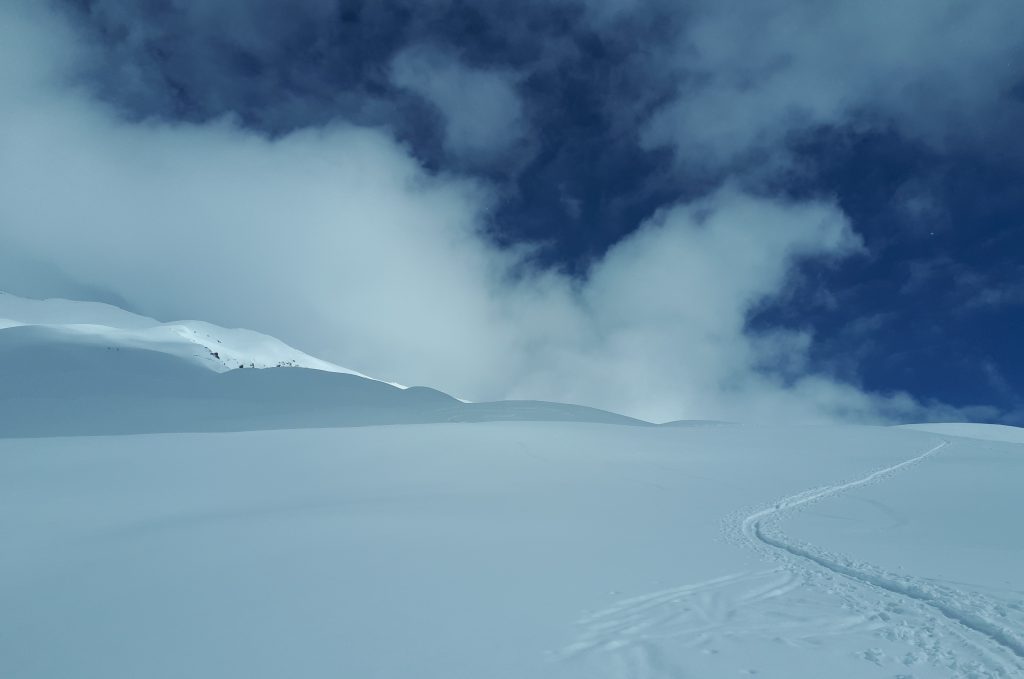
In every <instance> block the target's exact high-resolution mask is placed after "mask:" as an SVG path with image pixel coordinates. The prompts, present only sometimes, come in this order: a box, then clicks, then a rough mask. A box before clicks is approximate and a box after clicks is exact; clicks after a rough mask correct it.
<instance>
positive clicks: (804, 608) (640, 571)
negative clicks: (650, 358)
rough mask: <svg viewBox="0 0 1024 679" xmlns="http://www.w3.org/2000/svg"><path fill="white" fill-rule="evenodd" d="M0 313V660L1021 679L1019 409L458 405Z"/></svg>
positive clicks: (304, 370) (270, 351) (553, 677)
mask: <svg viewBox="0 0 1024 679" xmlns="http://www.w3.org/2000/svg"><path fill="white" fill-rule="evenodd" d="M0 305H2V306H0V317H4V316H6V317H10V318H11V319H12V320H11V321H10V322H9V323H8V325H7V327H6V328H5V329H3V330H0V540H2V544H3V549H2V550H0V677H12V678H13V677H17V678H19V679H22V678H28V679H44V678H45V679H51V678H52V679H58V678H60V679H64V678H66V677H75V678H76V679H79V678H80V679H101V678H102V679H122V678H123V679H129V678H131V679H135V678H138V677H145V678H146V679H171V678H174V679H179V678H181V677H190V678H206V677H209V678H211V679H212V678H216V679H234V678H239V679H243V678H244V679H263V678H266V679H270V678H274V679H277V678H280V677H303V678H304V679H305V678H308V679H318V678H324V679H326V678H331V679H336V678H338V677H353V678H362V677H367V678H369V677H373V678H375V679H398V678H402V679H406V678H408V677H418V678H423V679H435V678H437V679H450V678H453V677H465V678H468V679H483V678H487V679H546V678H547V679H647V678H666V679H668V678H682V677H698V678H710V679H717V678H719V677H725V678H728V677H745V676H746V677H758V678H773V679H805V678H806V679H809V678H814V679H818V678H820V677H834V678H838V679H854V678H855V679H883V678H884V679H896V678H904V679H906V678H911V677H912V678H915V679H924V678H932V677H936V678H940V677H941V678H947V677H948V678H957V679H996V678H998V679H1015V678H1019V677H1024V530H1021V529H1020V525H1019V524H1020V518H1021V517H1022V516H1024V494H1022V493H1021V488H1022V487H1024V435H1022V434H1024V432H1022V431H1021V430H1016V429H1014V428H996V427H990V426H987V425H964V424H943V425H922V426H921V428H904V427H897V428H886V427H841V426H827V427H826V426H820V427H782V426H779V427H754V426H745V425H738V424H723V423H692V424H691V425H690V426H652V425H647V424H646V423H640V422H637V421H635V420H629V419H628V418H622V417H619V416H616V415H614V414H611V413H602V412H601V411H593V410H590V409H580V408H576V407H574V406H567V405H564V404H550V403H534V402H520V403H493V404H464V403H460V402H458V401H456V400H454V399H451V398H450V397H448V396H446V395H444V394H441V393H440V392H436V391H433V390H429V389H423V388H415V387H414V388H411V389H405V390H402V389H397V388H395V387H392V386H390V385H388V384H384V383H381V382H376V381H372V380H369V379H366V378H363V377H360V376H357V375H353V374H345V373H341V374H339V373H338V372H328V371H325V370H323V369H321V368H318V367H317V366H318V364H317V363H315V361H316V359H313V358H312V357H306V356H305V355H304V354H301V353H300V352H296V351H295V350H293V349H290V348H288V347H286V346H285V345H281V344H280V343H277V342H276V341H275V340H273V339H272V338H265V336H262V335H257V334H250V333H246V332H244V331H223V330H222V329H218V328H215V327H214V326H207V325H205V324H198V323H194V322H188V323H181V324H166V325H165V324H159V323H155V322H153V321H150V320H149V319H141V318H140V317H137V316H134V315H131V314H127V313H126V312H122V311H120V310H118V309H116V308H113V307H106V306H102V305H84V306H83V305H79V304H77V303H65V302H55V301H50V302H44V303H34V302H32V301H24V300H17V299H14V298H11V297H10V296H0ZM15 321H17V322H15ZM72 326H79V327H72ZM81 326H85V327H88V328H104V330H101V331H94V330H90V329H82V328H81ZM181 327H183V328H186V329H187V330H186V331H185V334H184V335H182V334H181V332H180V331H179V329H178V328H181ZM192 333H195V334H192ZM193 339H196V341H193ZM217 340H220V342H218V341H217ZM214 345H216V346H214ZM223 345H228V346H229V347H230V350H229V351H226V352H225V353H224V354H222V356H228V357H230V358H228V359H225V360H227V361H228V363H223V362H222V363H220V364H219V367H218V366H217V365H214V362H211V361H209V360H208V359H207V358H206V357H205V356H204V355H203V352H204V351H208V350H210V349H211V348H212V350H213V351H217V346H223ZM186 350H188V351H194V352H195V355H192V354H188V353H187V351H186ZM218 353H219V352H218ZM242 358H245V359H247V360H248V362H251V363H253V364H256V365H260V364H263V365H267V366H271V365H277V363H278V362H284V363H286V364H287V363H288V362H289V361H294V362H295V364H296V365H299V366H304V367H288V368H283V367H282V368H277V367H268V368H267V369H266V370H251V369H242V370H238V369H235V370H228V371H227V372H218V371H220V370H221V369H222V368H223V367H224V366H225V365H226V366H227V367H230V364H231V361H234V360H241V359H242ZM310 368H313V369H310ZM196 402H198V405H196ZM542 420H543V421H542ZM356 425H358V426H356ZM127 433H131V434H133V435H104V434H127ZM58 434H61V435H60V436H58ZM83 434H93V435H89V436H86V435H83Z"/></svg>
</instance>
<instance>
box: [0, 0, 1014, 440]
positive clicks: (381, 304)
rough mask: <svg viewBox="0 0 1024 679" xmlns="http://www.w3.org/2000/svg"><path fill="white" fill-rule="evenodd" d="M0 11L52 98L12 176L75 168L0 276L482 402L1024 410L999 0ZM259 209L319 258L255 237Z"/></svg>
mask: <svg viewBox="0 0 1024 679" xmlns="http://www.w3.org/2000/svg"><path fill="white" fill-rule="evenodd" d="M5 11H6V12H8V18H9V19H12V20H13V19H17V22H20V23H19V24H18V25H20V28H19V29H18V31H19V35H21V36H25V35H28V36H29V38H27V39H23V40H21V41H20V42H17V41H15V42H16V43H17V44H14V45H13V46H11V45H8V47H7V48H6V49H7V50H8V52H7V53H6V54H4V55H2V56H5V57H6V58H7V60H8V61H10V62H13V63H14V64H15V65H14V66H8V68H7V71H4V72H0V77H2V78H3V80H2V81H0V84H3V85H4V86H5V87H6V88H7V90H8V92H12V93H21V92H23V91H31V92H33V93H39V92H43V91H44V90H45V95H40V99H39V100H38V104H35V105H37V106H38V110H40V111H47V110H50V109H51V108H52V110H54V111H60V114H59V115H58V114H56V113H55V114H54V115H53V116H48V115H41V116H38V117H37V120H34V121H33V123H32V124H31V125H29V124H28V123H26V122H25V121H28V120H30V119H32V118H33V116H31V115H29V114H27V113H25V112H24V111H22V112H20V113H18V112H13V113H10V114H9V116H8V119H7V120H6V121H5V122H7V127H8V129H9V130H15V132H10V133H9V136H8V137H6V138H5V141H6V143H7V144H9V145H11V148H12V149H14V150H13V152H12V154H9V157H16V155H17V153H24V154H25V156H24V159H23V161H22V162H23V163H25V164H27V166H29V167H35V168H36V171H34V172H23V171H19V170H18V167H20V166H17V165H14V164H11V165H8V166H7V167H0V172H4V173H8V174H5V175H4V176H8V175H14V174H15V173H17V174H18V177H19V181H20V182H21V184H20V188H19V189H17V190H18V191H19V195H25V193H26V192H33V191H36V192H38V193H39V195H46V196H55V197H61V196H62V191H63V190H64V189H65V188H66V186H67V184H62V183H61V181H53V182H52V183H51V182H50V180H51V179H53V178H54V175H55V173H56V174H59V173H58V172H57V171H56V170H55V169H54V168H56V167H60V168H64V169H67V168H71V169H67V173H68V174H67V176H64V177H62V178H63V180H65V181H70V182H71V183H72V184H73V185H75V186H78V185H79V184H82V185H85V184H88V188H87V189H83V191H82V196H81V202H79V203H76V202H75V201H74V200H70V201H68V204H69V205H70V204H75V205H77V206H78V207H77V208H76V209H75V210H70V209H69V210H68V211H67V212H61V211H59V210H57V209H56V208H54V211H52V212H47V213H46V214H45V215H43V216H40V215H38V214H37V213H36V212H32V213H31V216H28V215H29V211H28V208H27V207H26V208H24V211H19V208H18V207H17V203H18V200H19V199H18V196H15V195H14V194H13V192H14V191H15V190H16V189H15V188H10V189H9V190H10V191H11V192H12V193H11V195H9V196H8V197H7V198H6V203H7V207H6V212H5V213H0V219H3V220H4V221H3V222H0V229H3V226H2V225H6V227H7V228H6V229H3V230H0V240H4V239H6V242H4V243H2V244H3V245H5V246H6V248H5V249H6V252H7V254H6V255H5V257H6V259H5V260H4V261H3V262H0V263H3V264H5V265H6V274H4V276H5V277H4V278H2V279H0V286H2V287H6V288H9V289H12V291H15V292H22V293H25V294H35V295H45V294H62V295H66V296H81V297H89V296H92V297H96V298H104V299H109V300H113V301H118V302H119V303H122V304H125V305H126V306H131V307H133V308H134V309H136V310H138V311H142V312H144V313H149V314H152V315H155V316H159V317H162V318H163V317H170V316H176V315H190V316H200V315H202V316H204V317H206V318H207V320H211V321H214V322H220V323H237V324H239V325H250V326H254V327H256V328H257V329H260V330H265V331H268V332H272V333H274V334H277V335H279V336H282V337H283V338H284V339H286V340H287V341H290V342H292V343H294V344H297V345H299V346H300V347H301V348H303V349H307V350H310V351H315V352H319V353H322V354H327V356H326V357H327V358H330V359H331V360H335V361H337V362H341V363H345V364H348V365H351V367H353V368H356V369H359V370H362V371H364V372H370V373H374V374H381V375H382V376H383V377H386V378H390V379H396V380H398V381H402V382H407V383H410V382H422V383H427V384H431V385H433V386H437V387H439V388H445V389H448V390H450V391H454V392H457V393H460V394H461V395H466V396H468V397H471V398H505V397H540V398H554V399H565V400H574V401H578V402H585V403H590V404H593V405H598V406H603V407H609V408H613V409H617V410H623V411H626V412H630V413H631V414H638V415H641V416H649V417H652V418H661V419H672V417H673V414H677V415H678V417H691V416H692V417H723V418H735V419H745V418H747V417H750V418H752V419H775V418H778V417H782V418H789V419H795V420H819V419H836V418H838V419H851V420H858V421H864V420H867V421H894V420H904V419H932V418H939V419H948V418H959V419H981V420H992V421H1003V422H1008V423H1018V424H1020V423H1024V403H1022V395H1021V387H1020V385H1021V384H1022V383H1024V365H1022V361H1021V360H1020V352H1019V345H1020V344H1021V340H1022V334H1024V330H1022V329H1021V324H1020V322H1019V321H1020V318H1021V311H1022V306H1024V260H1022V254H1024V229H1021V228H1020V220H1021V216H1022V215H1024V191H1022V189H1021V186H1022V179H1024V162H1022V161H1024V141H1022V138H1021V137H1020V135H1019V133H1018V132H1017V130H1018V129H1021V125H1022V123H1024V43H1021V41H1020V40H1019V36H1020V35H1022V34H1024V33H1022V31H1024V9H1021V6H1020V5H1018V4H1017V3H1012V2H1000V1H996V2H991V3H971V2H960V1H952V0H935V1H928V2H925V1H919V2H905V3H900V4H898V5H895V4H892V3H884V4H883V3H831V2H822V3H798V2H778V1H776V2H766V3H757V4H753V3H745V2H690V3H679V2H648V3H634V2H629V1H628V0H592V1H580V2H563V1H561V0H549V1H548V2H524V3H514V4H509V3H501V2H489V1H486V0H481V1H480V2H471V3H469V2H451V1H446V0H445V1H442V0H430V1H428V2H362V3H360V2H342V1H336V0H301V1H296V0H292V1H291V2H283V1H277V0H259V1H253V0H219V1H215V2H204V3H188V2H175V1H172V0H161V1H157V0H152V1H147V2H137V1H132V2H129V1H127V0H64V1H62V2H52V3H49V5H44V6H43V8H40V6H38V5H37V6H33V5H31V4H29V3H22V2H14V3H12V5H11V6H10V8H9V9H7V10H5ZM10 25H12V26H13V25H15V24H14V23H11V24H10ZM9 42H10V41H9ZM41 83H42V84H41ZM19 97H20V99H21V100H22V101H29V99H27V98H26V97H25V96H21V95H19ZM25 106H26V110H28V108H27V107H28V104H26V105H25ZM12 110H13V109H12ZM12 121H13V122H12ZM48 125H49V126H50V127H46V126H48ZM19 126H21V127H19ZM33 135H38V136H33ZM317 135H320V136H319V137H318V136H317ZM15 137H16V138H17V140H21V141H24V140H26V139H27V140H32V145H33V146H32V148H31V149H28V148H26V149H17V148H15V147H16V146H18V144H17V143H16V139H15ZM47 139H52V140H55V141H54V149H53V154H54V157H53V158H51V157H49V155H48V151H46V150H42V149H40V145H45V142H43V141H40V140H47ZM0 143H2V142H0ZM25 145H26V146H27V145H28V144H27V143H26V144H25ZM257 147H258V148H257ZM112 149H116V151H112ZM64 153H66V154H68V156H67V158H56V156H57V155H60V154H64ZM133 153H141V154H142V156H143V157H145V158H146V161H145V162H141V161H140V160H139V158H138V157H134V156H133ZM17 157H20V156H17ZM51 163H52V164H51ZM79 165H80V166H81V167H78V166H79ZM264 165H266V167H265V168H264ZM343 166H344V169H342V168H343ZM76 167H78V169H74V168H76ZM197 167H201V168H204V169H201V170H197V169H196V168H197ZM367 167H368V168H370V169H369V170H368V171H367V176H368V177H373V178H374V180H373V181H370V182H369V183H368V184H366V185H365V186H364V185H362V184H360V181H362V180H363V179H365V177H359V175H360V173H361V168H367ZM205 168H209V171H208V174H202V173H203V172H205V171H206V169H205ZM213 168H216V171H215V170H214V169H213ZM78 172H80V173H82V174H76V173H78ZM276 172H281V173H287V175H284V174H282V176H277V175H275V173H276ZM335 172H337V173H340V174H339V175H338V176H335V175H334V174H332V173H335ZM198 175H202V183H201V186H200V185H199V184H197V185H196V186H194V187H192V188H188V187H189V186H191V184H190V182H192V181H193V180H195V181H196V182H199V180H196V179H195V177H196V176H198ZM84 177H89V179H88V181H85V180H84V179H83V178H84ZM126 178H127V179H126ZM354 178H355V179H354ZM80 180H81V181H80ZM136 180H137V181H138V182H139V186H137V187H135V188H134V189H128V190H131V191H132V192H133V193H134V194H135V196H137V199H136V198H134V197H133V199H132V200H133V206H132V207H131V209H129V208H127V207H125V205H122V202H124V201H122V199H121V198H120V197H119V194H118V190H119V188H118V187H119V186H120V187H124V184H125V183H126V182H135V181H136ZM367 181H368V180H367ZM346 182H347V185H348V186H349V187H356V186H357V185H359V187H360V188H351V190H349V191H347V192H346V191H341V190H340V189H337V187H338V186H339V184H340V183H346ZM16 183H17V182H16ZM282 186H288V187H292V188H288V189H287V190H283V189H280V187H282ZM321 186H322V187H323V189H322V192H320V193H318V192H316V191H314V189H313V188H312V187H321ZM331 187H334V188H331ZM410 187H413V188H410ZM279 189H280V190H279ZM339 192H340V193H339ZM278 193H279V194H280V196H279V197H280V200H279V201H278V200H274V199H273V197H274V196H275V195H277V194H278ZM336 193H337V195H335V194H336ZM251 195H259V196H261V200H263V201H265V202H264V203H261V208H260V210H259V214H240V213H239V207H238V202H240V201H241V202H244V201H246V200H247V198H246V196H251ZM182 196H186V197H188V199H187V200H182ZM214 196H216V197H217V198H214ZM144 197H149V200H148V202H147V200H144ZM3 198H4V197H3V196H0V199H3ZM220 199H223V200H224V201H225V204H224V205H221V204H219V203H218V200H220ZM227 201H235V202H234V203H230V204H229V203H227ZM334 201H340V202H334ZM57 202H60V201H57ZM136 202H137V204H134V203H136ZM364 202H365V204H364ZM382 203H386V204H387V205H388V208H389V209H392V208H393V210H394V211H393V212H391V213H388V214H383V215H382V214H379V212H380V206H381V204H382ZM152 211H158V212H159V213H160V218H159V219H155V220H153V222H152V224H149V223H148V220H140V217H139V215H146V214H151V213H152ZM428 214H429V217H428V216H425V215H428ZM33 220H38V221H33ZM141 221H147V224H146V225H141V226H140V222H141ZM200 226H201V227H202V228H200ZM190 229H195V231H194V232H193V231H190ZM4 231H7V233H6V236H5V234H4ZM271 233H274V234H277V235H276V236H275V237H277V238H284V237H288V238H290V237H291V236H290V235H289V234H293V233H297V234H299V235H298V236H296V240H295V242H297V243H298V242H301V243H305V244H307V245H308V246H309V247H310V248H312V249H316V250H322V251H323V252H321V253H317V255H316V256H310V257H309V258H307V259H304V258H303V257H302V255H301V253H297V254H296V255H295V257H294V260H295V263H294V264H293V265H292V267H291V268H289V267H287V266H285V265H284V264H281V263H278V262H270V261H269V260H270V259H273V258H274V252H275V250H274V248H273V247H272V246H271V244H270V241H269V240H268V241H267V242H265V243H264V242H263V241H262V240H261V239H263V238H264V237H265V238H267V239H269V238H270V235H269V234H271ZM196 234H199V236H196ZM186 235H187V236H189V237H191V238H192V240H191V241H190V242H191V245H192V246H193V247H192V249H190V248H189V242H186V240H185V237H186ZM179 237H180V238H181V239H182V240H180V241H179V240H175V239H176V238H179ZM75 239H84V240H82V241H81V242H80V243H79V244H80V245H82V244H84V246H83V247H77V248H72V247H71V246H70V245H69V243H72V242H78V241H76V240H75ZM420 239H423V240H422V242H421V240H420ZM96 243H106V245H107V247H99V248H98V249H96V250H94V251H92V255H91V256H92V258H93V261H92V262H91V263H90V262H89V261H86V257H87V255H88V253H89V252H90V250H89V248H90V247H91V246H92V245H95V244H96ZM250 246H251V247H250ZM332 248H335V249H336V250H337V253H338V259H337V260H332V259H331V258H330V257H328V256H327V253H330V252H331V251H332ZM250 249H251V250H252V252H249V250H250ZM196 250H198V251H200V252H198V253H197V252H196ZM353 252H363V253H375V254H374V255H373V256H376V257H377V258H378V260H377V261H380V262H399V261H401V262H403V264H402V266H398V265H397V264H395V268H394V269H391V268H389V266H390V265H384V264H382V265H381V266H379V267H376V268H374V267H370V266H367V268H366V270H365V271H363V270H362V269H360V268H359V267H362V266H364V265H366V263H365V261H360V262H356V263H354V264H351V265H346V264H345V263H344V262H346V261H348V260H345V257H347V256H349V255H350V254H351V253H353ZM99 257H102V258H104V259H105V260H107V259H109V260H110V261H109V262H108V263H109V264H111V265H110V266H99V265H97V264H96V262H95V260H96V259H97V258H99ZM367 257H370V255H369V254H367ZM364 259H365V258H364ZM289 261H290V260H289ZM133 262H134V264H133ZM140 262H144V263H140ZM346 266H348V267H349V268H348V269H346V270H347V271H348V270H351V271H355V270H357V269H358V270H359V271H361V272H362V273H360V274H359V276H356V275H355V274H354V273H353V274H352V275H351V276H348V277H346V275H342V274H339V273H338V272H337V269H339V268H345V267H346ZM140 269H145V272H143V271H140ZM176 269H179V270H180V269H189V270H194V271H197V272H200V273H198V274H197V276H196V277H195V278H192V277H189V280H188V281H186V282H183V283H180V282H178V281H177V279H175V278H174V273H173V272H174V270H176ZM207 271H209V272H211V273H209V274H207V275H205V276H204V274H203V273H201V272H207ZM247 286H248V287H247ZM358 288H363V289H364V290H365V291H366V293H367V294H366V295H364V296H356V295H355V294H354V293H353V292H352V291H353V290H354V289H358ZM467 290H470V292H467ZM247 291H251V295H249V294H248V293H247ZM250 296H254V297H259V299H260V300H261V303H260V304H257V303H255V302H253V301H251V300H248V299H246V298H247V297H250ZM418 296H422V299H420V298H419V297H418ZM297 299H301V300H302V302H301V303H298V302H295V300H297ZM485 346H486V347H487V349H481V348H480V347H485ZM428 365H429V367H427V366H428Z"/></svg>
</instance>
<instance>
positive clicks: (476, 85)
mask: <svg viewBox="0 0 1024 679" xmlns="http://www.w3.org/2000/svg"><path fill="white" fill-rule="evenodd" d="M391 80H392V82H394V83H395V85H397V86H399V87H402V88H405V89H408V90H410V91H412V92H415V93H416V94H418V95H420V96H421V97H423V98H424V99H426V100H427V101H429V102H430V103H431V104H433V105H434V106H436V107H437V109H438V110H439V111H440V112H441V115H442V116H443V117H444V120H445V137H444V139H445V147H446V148H447V150H448V151H449V152H450V153H453V154H455V155H456V156H459V157H462V158H464V159H467V160H469V161H486V160H493V159H494V157H495V156H499V157H500V156H501V155H502V154H505V153H507V152H508V150H509V149H510V148H511V147H512V145H513V144H515V143H516V142H518V141H522V139H523V138H524V127H525V123H524V120H523V112H522V103H521V102H520V100H519V95H518V94H517V93H516V89H515V88H516V83H515V77H514V75H513V74H511V73H509V72H506V71H500V70H484V69H478V68H472V67H470V66H466V65H465V64H463V63H461V62H459V61H458V60H457V59H456V58H455V57H454V56H453V55H452V54H450V53H448V52H446V51H443V50H439V49H436V48H432V47H428V46H424V45H418V46H413V47H408V48H406V49H405V50H403V51H401V52H399V53H398V55H396V56H395V58H394V60H393V61H392V62H391Z"/></svg>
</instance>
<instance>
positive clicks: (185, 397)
mask: <svg viewBox="0 0 1024 679" xmlns="http://www.w3.org/2000/svg"><path fill="white" fill-rule="evenodd" d="M0 319H5V320H0V437H5V436H7V437H10V436H72V435H84V434H90V435H96V434H135V433H153V432H186V431H197V432H198V431H247V430H254V429H283V428H302V427H341V426H360V425H371V424H408V423H424V422H448V421H487V420H567V421H594V422H619V423H634V424H644V423H641V422H638V421H636V420H631V419H629V418H626V417H622V416H620V415H615V414H612V413H606V412H604V411H600V410H595V409H592V408H585V407H582V406H572V405H566V404H557V403H541V402H530V401H520V402H514V401H510V402H501V403H464V402H460V401H459V400H457V399H455V398H452V397H451V396H448V395H446V394H443V393H441V392H439V391H436V390H433V389H428V388H422V387H418V388H411V389H409V388H405V387H401V386H398V385H394V384H390V383H385V382H381V381H378V380H373V379H371V378H368V377H366V376H364V375H361V374H360V373H357V372H355V371H351V370H347V369H345V368H341V367H340V366H336V365H333V364H330V363H327V362H324V361H320V360H319V359H316V358H314V357H312V356H309V355H307V354H303V353H302V352H299V351H297V350H295V349H293V348H291V347H289V346H287V345H286V344H284V343H282V342H280V341H278V340H276V339H274V338H272V337H269V336H266V335H261V334H259V333H255V332H251V331H247V330H226V329H224V328H219V327H217V326H213V325H210V324H207V323H202V322H198V321H187V322H179V323H171V324H160V323H157V322H156V321H153V320H152V319H146V318H144V317H140V316H136V315H134V314H129V313H128V312H124V311H122V310H120V309H117V308H115V307H110V306H108V305H102V304H90V303H84V304H83V303H78V302H68V301H66V300H47V301H44V302H37V301H35V300H24V299H21V298H17V297H14V296H12V295H0ZM80 321H88V322H80ZM236 364H237V366H238V367H235V368H232V366H235V365H236ZM243 366H244V367H243ZM253 367H255V368H257V369H255V370H254V369H252V368H253Z"/></svg>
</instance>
